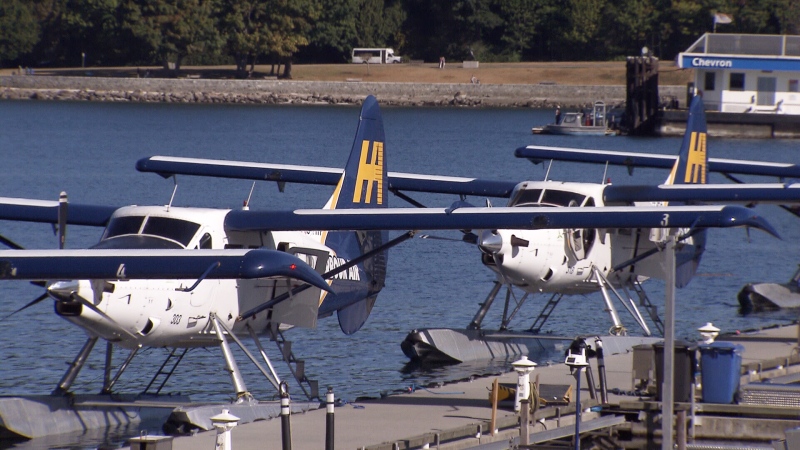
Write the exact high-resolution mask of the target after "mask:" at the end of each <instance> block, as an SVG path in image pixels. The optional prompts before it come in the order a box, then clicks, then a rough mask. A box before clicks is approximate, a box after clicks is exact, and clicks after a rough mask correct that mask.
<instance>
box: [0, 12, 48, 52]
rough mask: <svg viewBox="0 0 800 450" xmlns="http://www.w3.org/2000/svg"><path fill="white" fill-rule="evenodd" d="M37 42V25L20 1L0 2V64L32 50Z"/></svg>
mask: <svg viewBox="0 0 800 450" xmlns="http://www.w3.org/2000/svg"><path fill="white" fill-rule="evenodd" d="M38 41H39V24H38V23H37V22H36V19H35V18H34V16H33V14H32V12H31V10H30V8H29V7H28V5H27V4H26V3H24V2H22V1H20V0H3V1H2V2H0V62H2V61H9V60H15V59H17V58H19V57H20V56H23V55H25V54H26V53H28V52H30V51H31V50H33V47H34V46H35V45H36V43H37V42H38Z"/></svg>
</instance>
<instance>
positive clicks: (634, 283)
mask: <svg viewBox="0 0 800 450" xmlns="http://www.w3.org/2000/svg"><path fill="white" fill-rule="evenodd" d="M626 285H627V287H630V288H631V289H632V290H633V292H636V295H637V296H639V306H642V307H644V309H646V310H647V314H648V315H650V319H651V320H652V321H653V324H655V326H656V328H658V332H659V333H661V336H663V335H664V322H663V321H662V320H661V317H659V316H658V307H657V306H656V305H654V304H653V303H652V302H651V301H650V298H649V297H648V296H647V293H646V292H645V291H644V288H642V284H641V283H640V282H639V281H638V280H631V281H630V283H626ZM626 285H623V289H625V290H627V287H626ZM627 295H628V296H629V297H630V294H627Z"/></svg>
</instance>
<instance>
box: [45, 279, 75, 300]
mask: <svg viewBox="0 0 800 450" xmlns="http://www.w3.org/2000/svg"><path fill="white" fill-rule="evenodd" d="M47 292H48V293H49V294H50V295H51V296H53V298H56V299H58V300H61V301H69V300H72V294H75V293H77V292H78V281H77V280H71V281H55V282H53V283H50V284H49V285H48V286H47Z"/></svg>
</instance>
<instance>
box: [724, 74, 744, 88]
mask: <svg viewBox="0 0 800 450" xmlns="http://www.w3.org/2000/svg"><path fill="white" fill-rule="evenodd" d="M728 89H730V90H731V91H743V90H744V74H743V73H732V74H731V83H730V86H729V87H728Z"/></svg>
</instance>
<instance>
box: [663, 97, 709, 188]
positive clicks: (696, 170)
mask: <svg viewBox="0 0 800 450" xmlns="http://www.w3.org/2000/svg"><path fill="white" fill-rule="evenodd" d="M707 135H708V133H707V128H706V113H705V110H704V106H703V98H702V97H700V96H699V95H695V96H694V97H693V98H692V104H691V106H689V116H688V117H687V119H686V133H684V135H683V143H682V144H681V151H680V153H679V154H678V159H677V160H676V161H675V165H674V166H672V171H671V172H670V174H669V177H667V181H666V183H665V184H706V174H707V168H708V152H706V138H707Z"/></svg>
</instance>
